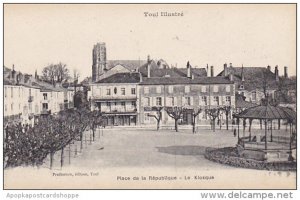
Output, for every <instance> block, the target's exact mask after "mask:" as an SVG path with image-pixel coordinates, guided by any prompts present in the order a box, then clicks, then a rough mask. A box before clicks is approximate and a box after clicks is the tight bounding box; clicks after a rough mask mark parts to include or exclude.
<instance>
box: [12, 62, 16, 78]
mask: <svg viewBox="0 0 300 200" xmlns="http://www.w3.org/2000/svg"><path fill="white" fill-rule="evenodd" d="M11 80H12V81H13V82H15V80H16V71H15V65H14V64H13V66H12V70H11Z"/></svg>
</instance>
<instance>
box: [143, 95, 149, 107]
mask: <svg viewBox="0 0 300 200" xmlns="http://www.w3.org/2000/svg"><path fill="white" fill-rule="evenodd" d="M144 103H145V106H150V97H145V101H144Z"/></svg>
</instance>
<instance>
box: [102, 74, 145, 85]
mask: <svg viewBox="0 0 300 200" xmlns="http://www.w3.org/2000/svg"><path fill="white" fill-rule="evenodd" d="M139 82H140V74H139V73H117V74H113V75H111V76H109V77H107V78H104V79H102V80H100V81H98V82H97V83H139Z"/></svg>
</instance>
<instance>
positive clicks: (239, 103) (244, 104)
mask: <svg viewBox="0 0 300 200" xmlns="http://www.w3.org/2000/svg"><path fill="white" fill-rule="evenodd" d="M254 106H257V104H255V103H251V102H248V101H245V97H243V96H242V95H240V94H235V107H236V108H251V107H254Z"/></svg>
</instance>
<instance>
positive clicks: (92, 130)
mask: <svg viewBox="0 0 300 200" xmlns="http://www.w3.org/2000/svg"><path fill="white" fill-rule="evenodd" d="M92 131H93V141H95V126H94V125H93V130H92Z"/></svg>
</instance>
